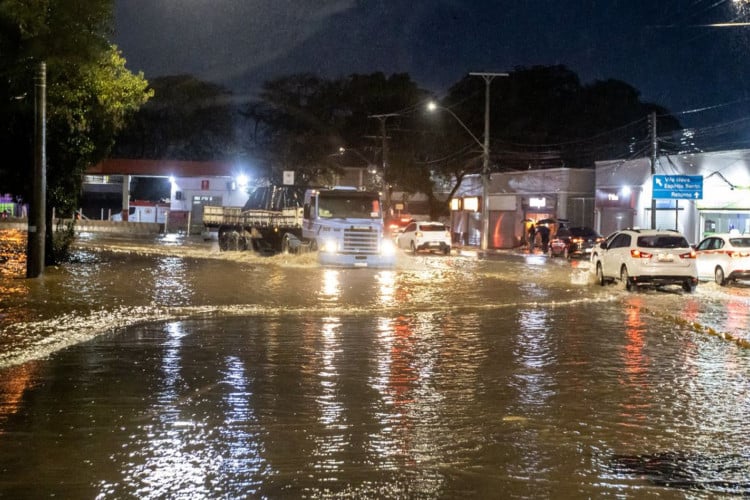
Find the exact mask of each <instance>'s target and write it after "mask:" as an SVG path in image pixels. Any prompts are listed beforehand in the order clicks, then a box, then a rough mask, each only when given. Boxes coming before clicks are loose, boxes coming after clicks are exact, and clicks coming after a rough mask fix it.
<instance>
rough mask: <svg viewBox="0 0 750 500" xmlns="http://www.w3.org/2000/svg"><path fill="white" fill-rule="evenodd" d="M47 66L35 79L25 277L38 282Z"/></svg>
mask: <svg viewBox="0 0 750 500" xmlns="http://www.w3.org/2000/svg"><path fill="white" fill-rule="evenodd" d="M46 108H47V65H46V63H44V62H42V63H39V70H38V72H37V74H36V76H35V77H34V187H33V193H32V204H31V207H30V210H29V223H28V234H27V256H26V277H27V278H37V277H39V276H40V275H41V274H42V271H43V270H44V243H45V236H46V233H47V224H46V221H45V217H46V211H47V201H46V196H47V154H46V149H47V144H46V135H47V134H46V128H47V125H46Z"/></svg>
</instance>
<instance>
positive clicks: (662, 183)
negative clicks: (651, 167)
mask: <svg viewBox="0 0 750 500" xmlns="http://www.w3.org/2000/svg"><path fill="white" fill-rule="evenodd" d="M653 191H654V194H653V197H654V199H665V198H666V199H671V200H701V199H703V176H702V175H654V176H653Z"/></svg>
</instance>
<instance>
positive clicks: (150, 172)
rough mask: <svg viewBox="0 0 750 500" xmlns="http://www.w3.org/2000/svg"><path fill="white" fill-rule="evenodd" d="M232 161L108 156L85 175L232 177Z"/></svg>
mask: <svg viewBox="0 0 750 500" xmlns="http://www.w3.org/2000/svg"><path fill="white" fill-rule="evenodd" d="M238 170H239V169H238V167H237V165H235V164H234V163H229V162H222V161H182V160H128V159H123V158H110V159H107V160H104V161H102V162H100V163H98V164H96V165H94V166H93V167H89V168H87V169H86V174H87V175H142V176H159V177H169V176H174V177H232V176H234V175H237V173H239V172H238Z"/></svg>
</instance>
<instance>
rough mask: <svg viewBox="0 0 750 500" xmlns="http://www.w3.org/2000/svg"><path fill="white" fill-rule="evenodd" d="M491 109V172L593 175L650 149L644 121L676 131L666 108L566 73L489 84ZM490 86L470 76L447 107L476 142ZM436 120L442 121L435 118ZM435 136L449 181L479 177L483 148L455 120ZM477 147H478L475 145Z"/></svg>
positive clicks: (534, 70)
mask: <svg viewBox="0 0 750 500" xmlns="http://www.w3.org/2000/svg"><path fill="white" fill-rule="evenodd" d="M490 96H491V102H490V112H491V117H490V123H491V127H490V128H491V130H490V135H491V147H490V152H491V161H490V163H491V165H490V166H491V169H492V170H518V169H524V170H525V169H529V168H553V167H578V168H592V167H593V166H594V162H595V161H597V160H601V159H611V158H622V157H628V156H631V155H633V154H638V153H640V154H641V155H645V151H646V148H647V146H648V125H647V117H648V115H649V114H650V113H651V112H652V111H656V112H657V113H658V114H659V115H660V119H659V130H660V132H661V133H669V132H671V131H673V130H676V129H679V128H680V124H679V122H678V121H677V120H676V119H675V118H674V117H672V116H671V115H669V113H668V112H667V110H666V109H664V108H663V107H660V106H658V105H655V104H652V103H646V102H642V101H641V100H640V93H639V92H638V91H637V90H636V89H635V88H633V87H632V86H630V85H628V84H627V83H625V82H621V81H618V80H606V81H596V82H594V83H592V84H590V85H583V84H581V82H580V79H579V78H578V75H576V74H575V73H574V72H572V71H571V70H569V69H568V68H566V67H565V66H561V65H557V66H534V67H531V68H525V67H518V68H516V69H515V70H514V71H513V72H511V73H510V74H509V76H508V77H507V78H496V79H495V80H493V82H492V88H491V93H490ZM484 99H485V82H484V81H483V80H482V79H481V78H477V77H474V76H470V75H467V76H466V77H465V78H463V79H462V80H461V81H459V82H457V83H456V84H455V85H454V86H453V87H452V88H451V89H450V91H449V94H448V96H447V97H446V98H445V99H444V100H443V106H445V107H447V108H449V109H451V110H452V111H453V112H454V113H455V114H456V116H458V117H459V118H460V119H461V121H462V122H464V124H465V125H466V127H467V128H469V129H470V130H471V131H472V133H473V134H474V135H475V137H478V138H481V137H482V135H483V133H484V109H485V102H484ZM436 120H437V117H436ZM433 130H435V131H436V133H437V134H438V138H439V140H438V141H436V142H434V146H435V149H434V150H433V153H432V156H433V158H443V159H444V160H442V161H438V160H434V161H435V163H436V164H437V165H438V166H439V171H440V172H441V174H442V175H443V176H445V177H453V178H454V179H455V180H456V181H457V182H456V184H455V185H454V188H453V192H452V193H451V195H452V194H453V193H454V192H455V191H456V190H457V188H458V185H459V184H460V182H461V180H462V179H463V177H464V176H465V175H466V174H467V173H477V172H478V171H479V168H480V166H481V163H480V162H478V161H477V157H478V155H481V148H479V149H478V148H477V147H475V146H477V144H476V141H473V140H469V139H470V138H469V136H468V134H467V133H466V131H465V130H462V127H460V126H459V124H458V123H457V121H456V120H455V119H453V118H452V117H450V116H444V117H442V118H441V119H440V121H439V123H438V124H437V125H434V126H433ZM472 144H473V146H472Z"/></svg>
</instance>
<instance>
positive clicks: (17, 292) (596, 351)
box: [0, 237, 750, 498]
mask: <svg viewBox="0 0 750 500" xmlns="http://www.w3.org/2000/svg"><path fill="white" fill-rule="evenodd" d="M76 257H77V262H75V263H72V264H66V265H65V266H62V267H60V268H57V269H47V270H45V275H44V276H43V278H40V279H37V280H26V279H21V278H18V277H13V276H12V273H11V275H8V274H3V275H2V276H1V277H0V291H1V292H2V293H1V295H0V296H2V302H0V315H1V316H0V497H7V498H18V497H34V498H36V497H42V496H50V495H55V496H58V497H65V498H71V497H74V498H80V497H84V498H91V497H98V498H124V497H136V498H157V497H158V498H183V497H184V498H188V497H189V498H240V497H270V498H279V497H283V498H286V497H289V498H300V497H336V498H340V497H352V498H373V497H376V498H436V497H439V498H456V497H467V496H470V497H494V498H498V497H500V498H540V497H541V498H549V497H556V498H601V497H611V498H648V497H658V498H684V497H685V496H693V497H700V496H701V495H707V496H711V495H716V494H724V493H727V492H729V493H733V494H744V495H747V494H750V467H749V466H748V463H750V460H748V459H750V438H748V434H747V432H746V420H747V415H748V410H749V409H750V390H749V389H750V387H748V386H749V385H750V384H749V383H748V374H750V356H749V355H748V354H749V352H750V351H748V349H746V348H744V347H743V346H742V345H741V343H740V342H737V339H738V338H742V336H743V334H746V332H747V331H748V307H747V306H748V304H749V303H750V287H747V286H744V285H740V286H737V287H732V288H728V289H724V288H719V287H718V286H716V285H713V284H704V285H701V286H699V289H698V292H697V293H695V294H693V295H685V294H683V293H682V292H679V291H668V292H642V293H635V294H629V293H626V292H623V291H619V290H616V289H615V288H614V287H606V288H600V287H598V286H593V285H590V284H588V280H589V278H590V275H589V271H588V269H587V266H586V263H578V262H573V263H572V264H569V263H567V262H564V261H562V260H559V259H556V260H552V261H550V260H548V259H546V258H544V257H541V256H523V255H513V254H506V255H501V256H498V257H497V258H493V259H489V260H480V259H477V258H476V257H475V256H472V255H467V256H450V257H443V256H418V257H411V256H407V255H404V256H401V257H400V259H399V263H398V266H397V268H396V269H394V270H378V271H376V270H366V269H356V270H336V269H324V268H320V267H319V266H317V264H315V262H314V259H312V258H310V257H309V256H304V257H289V256H277V257H273V258H261V257H255V256H252V255H251V254H220V253H219V252H218V250H217V249H215V248H214V247H213V246H212V245H211V244H210V243H203V242H184V241H181V240H179V239H175V240H169V239H160V240H159V241H157V242H153V241H140V242H138V241H132V240H126V239H122V240H120V239H115V238H107V239H103V238H101V237H90V238H89V239H88V240H86V241H82V242H81V246H80V249H79V250H78V251H77V253H76Z"/></svg>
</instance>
